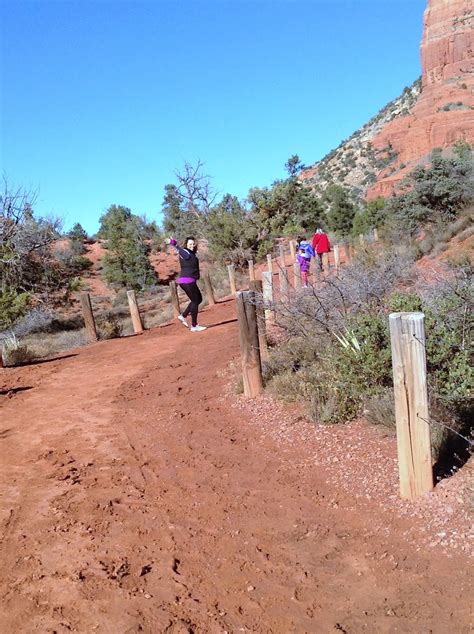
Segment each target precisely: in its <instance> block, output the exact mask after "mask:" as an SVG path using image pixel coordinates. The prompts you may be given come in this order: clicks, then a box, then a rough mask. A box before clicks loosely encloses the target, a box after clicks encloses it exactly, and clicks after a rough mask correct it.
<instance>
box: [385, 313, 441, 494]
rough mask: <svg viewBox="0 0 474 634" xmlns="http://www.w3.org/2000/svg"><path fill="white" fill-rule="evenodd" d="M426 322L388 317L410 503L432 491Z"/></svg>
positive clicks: (404, 488) (410, 316)
mask: <svg viewBox="0 0 474 634" xmlns="http://www.w3.org/2000/svg"><path fill="white" fill-rule="evenodd" d="M424 319H425V316H424V314H423V313H392V314H391V315H390V316H389V323H390V339H391V344H392V367H393V388H394V392H395V418H396V425H397V449H398V471H399V475H400V495H401V497H402V498H408V499H410V500H413V499H414V498H416V497H418V496H420V495H423V494H424V493H427V492H428V491H431V489H432V488H433V469H432V465H431V441H430V426H429V411H428V390H427V384H426V355H425V328H424Z"/></svg>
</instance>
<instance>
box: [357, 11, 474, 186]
mask: <svg viewBox="0 0 474 634" xmlns="http://www.w3.org/2000/svg"><path fill="white" fill-rule="evenodd" d="M473 16H474V8H473V3H472V0H429V2H428V6H427V8H426V11H425V15H424V32H423V39H422V42H421V67H422V77H421V94H420V97H419V99H418V101H417V103H416V104H415V106H414V107H413V109H412V111H411V113H410V114H409V115H408V116H406V117H401V118H397V119H396V120H394V121H393V122H391V123H390V124H388V125H387V126H386V127H385V128H384V129H382V130H381V132H380V133H379V134H378V135H377V136H376V137H375V138H374V139H373V145H374V148H376V149H377V148H381V147H385V146H387V144H390V145H391V146H392V147H393V149H394V151H395V152H396V153H397V161H396V163H395V164H394V165H393V166H392V168H393V167H395V168H396V167H397V166H400V165H403V164H404V166H405V167H404V169H402V170H398V171H396V173H395V172H393V173H389V170H387V169H385V170H383V171H382V172H380V173H379V175H378V176H377V183H375V184H374V185H373V186H372V187H370V188H369V190H368V192H367V197H368V198H374V197H376V196H379V195H382V196H386V195H389V194H390V193H391V192H392V191H393V188H394V186H395V184H396V183H397V182H398V181H399V180H400V179H401V178H403V176H404V174H405V173H406V172H407V171H409V170H411V169H412V168H413V167H414V165H415V164H416V163H419V162H420V161H423V160H425V159H426V158H427V157H428V156H429V154H430V152H431V150H432V149H433V148H435V147H440V148H448V147H451V146H453V145H454V144H455V143H456V142H458V141H467V142H468V143H471V144H472V143H474V97H473V89H474V64H473Z"/></svg>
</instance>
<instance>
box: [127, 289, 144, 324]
mask: <svg viewBox="0 0 474 634" xmlns="http://www.w3.org/2000/svg"><path fill="white" fill-rule="evenodd" d="M127 298H128V307H129V308H130V317H131V318H132V324H133V332H134V333H135V334H136V335H139V334H140V333H142V332H143V323H142V318H141V316H140V311H139V310H138V304H137V296H136V295H135V291H133V290H131V291H127Z"/></svg>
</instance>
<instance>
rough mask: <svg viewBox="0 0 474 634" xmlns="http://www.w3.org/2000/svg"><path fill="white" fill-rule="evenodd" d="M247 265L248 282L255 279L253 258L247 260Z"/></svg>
mask: <svg viewBox="0 0 474 634" xmlns="http://www.w3.org/2000/svg"><path fill="white" fill-rule="evenodd" d="M248 265H249V282H253V281H254V280H255V267H254V265H253V260H248Z"/></svg>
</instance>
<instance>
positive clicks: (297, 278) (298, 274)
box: [293, 262, 301, 290]
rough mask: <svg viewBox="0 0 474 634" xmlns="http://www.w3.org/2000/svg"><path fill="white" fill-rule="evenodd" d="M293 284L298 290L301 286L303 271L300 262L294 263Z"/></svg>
mask: <svg viewBox="0 0 474 634" xmlns="http://www.w3.org/2000/svg"><path fill="white" fill-rule="evenodd" d="M293 286H294V287H295V289H297V290H298V289H300V288H301V271H300V265H299V264H298V262H295V263H294V264H293Z"/></svg>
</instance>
